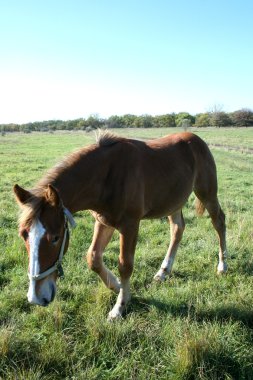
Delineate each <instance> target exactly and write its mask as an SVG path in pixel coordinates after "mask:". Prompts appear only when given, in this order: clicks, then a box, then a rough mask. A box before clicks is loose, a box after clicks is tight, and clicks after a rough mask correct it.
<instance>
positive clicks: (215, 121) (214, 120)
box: [210, 112, 232, 128]
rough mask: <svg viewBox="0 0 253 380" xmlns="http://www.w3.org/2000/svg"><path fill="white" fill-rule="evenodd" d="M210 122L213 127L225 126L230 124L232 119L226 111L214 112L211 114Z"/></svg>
mask: <svg viewBox="0 0 253 380" xmlns="http://www.w3.org/2000/svg"><path fill="white" fill-rule="evenodd" d="M210 124H211V125H212V126H213V127H218V128H220V127H227V126H231V125H232V120H231V119H230V117H229V115H228V114H227V113H226V112H215V113H213V114H211V117H210Z"/></svg>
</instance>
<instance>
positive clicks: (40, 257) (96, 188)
mask: <svg viewBox="0 0 253 380" xmlns="http://www.w3.org/2000/svg"><path fill="white" fill-rule="evenodd" d="M192 191H194V193H195V195H196V197H197V209H198V211H199V213H203V212H204V209H207V211H208V213H209V214H210V217H211V220H212V224H213V226H214V228H215V230H216V231H217V233H218V237H219V263H218V268H217V270H218V273H224V272H226V270H227V265H226V261H225V259H226V238H225V229H226V227H225V215H224V213H223V211H222V209H221V207H220V204H219V201H218V198H217V176H216V166H215V162H214V159H213V157H212V154H211V152H210V150H209V149H208V147H207V145H206V143H205V142H204V141H203V140H201V139H200V138H199V137H198V136H196V135H194V134H192V133H187V132H185V133H177V134H173V135H169V136H165V137H163V138H159V139H155V140H151V141H148V142H143V141H138V140H133V139H126V138H122V137H118V136H114V135H112V134H110V133H109V132H105V133H104V134H102V135H101V136H100V138H99V139H98V141H97V143H96V144H93V145H90V146H88V147H84V148H83V149H81V150H79V151H77V152H75V153H73V154H71V155H70V156H68V157H67V158H66V159H64V160H63V162H61V163H60V164H58V165H57V166H55V167H54V168H52V169H51V170H50V171H49V172H48V173H47V174H46V175H45V176H44V177H43V178H42V179H41V180H40V181H39V182H38V184H37V186H36V187H35V188H34V189H33V190H31V191H27V190H24V189H22V188H21V187H20V186H18V185H15V186H14V192H15V195H16V199H17V201H18V203H19V204H20V206H21V208H22V210H23V211H22V213H21V217H20V228H19V230H20V235H21V236H22V237H23V239H24V241H25V245H26V248H27V251H28V254H29V279H30V284H29V291H28V300H29V302H31V303H35V304H38V305H42V306H46V305H48V304H49V303H50V302H51V301H52V300H53V299H54V296H55V293H56V279H57V277H59V276H61V275H62V265H61V261H62V257H63V255H64V253H65V252H66V250H67V248H68V242H69V230H68V224H69V223H70V224H71V225H74V220H73V217H72V214H73V213H75V212H77V211H80V210H91V212H92V214H93V216H94V218H95V226H94V234H93V239H92V243H91V245H90V248H89V250H88V253H87V262H88V266H89V268H90V269H92V270H93V271H95V272H96V273H97V274H98V275H99V276H100V277H101V279H102V281H103V282H104V283H105V285H106V286H107V287H108V288H110V289H112V290H114V291H115V292H116V293H118V297H117V301H116V304H115V306H114V307H113V309H112V310H111V311H110V313H109V319H114V318H118V317H121V316H122V313H123V311H124V309H125V307H126V304H127V302H128V301H129V299H130V277H131V274H132V272H133V265H134V252H135V246H136V242H137V236H138V230H139V224H140V220H141V219H145V218H161V217H163V216H168V218H169V222H170V228H171V241H170V245H169V248H168V252H167V254H166V256H165V258H164V260H163V262H162V265H161V268H160V270H159V271H158V272H157V274H156V275H155V277H154V278H155V279H156V280H160V281H163V280H164V279H165V278H166V276H167V275H169V274H170V272H171V270H172V265H173V261H174V258H175V255H176V252H177V248H178V245H179V242H180V240H181V238H182V235H183V231H184V227H185V224H184V218H183V214H182V207H183V205H184V204H185V203H186V201H187V199H188V197H189V195H190V194H191V192H192ZM115 229H117V230H118V231H119V234H120V254H119V274H120V281H119V280H118V279H117V278H116V277H115V276H114V275H113V274H112V272H110V271H109V270H108V269H107V268H106V266H105V265H104V263H103V252H104V249H105V247H106V245H107V244H108V243H109V241H110V239H111V237H112V235H113V232H114V230H115Z"/></svg>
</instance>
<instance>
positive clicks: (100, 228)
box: [87, 221, 120, 293]
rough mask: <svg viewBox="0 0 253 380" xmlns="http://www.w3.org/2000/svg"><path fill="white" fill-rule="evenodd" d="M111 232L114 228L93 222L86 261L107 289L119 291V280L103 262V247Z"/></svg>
mask: <svg viewBox="0 0 253 380" xmlns="http://www.w3.org/2000/svg"><path fill="white" fill-rule="evenodd" d="M113 232H114V228H112V227H109V226H105V225H103V224H101V223H100V222H98V221H96V222H95V226H94V233H93V239H92V243H91V245H90V248H89V250H88V253H87V262H88V266H89V268H90V269H92V270H93V271H94V272H96V273H97V274H98V275H99V276H100V278H101V279H102V281H103V282H104V283H105V285H106V286H107V287H108V288H109V289H112V290H114V291H115V292H116V293H119V290H120V283H119V280H118V279H117V278H116V277H115V276H114V274H113V273H112V272H111V271H110V270H109V269H108V268H106V266H105V265H104V262H103V253H104V250H105V247H106V246H107V244H108V243H109V241H110V240H111V237H112V235H113Z"/></svg>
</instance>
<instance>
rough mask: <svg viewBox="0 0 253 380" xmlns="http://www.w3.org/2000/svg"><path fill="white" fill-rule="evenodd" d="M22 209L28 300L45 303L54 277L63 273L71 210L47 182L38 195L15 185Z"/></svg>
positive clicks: (53, 286)
mask: <svg viewBox="0 0 253 380" xmlns="http://www.w3.org/2000/svg"><path fill="white" fill-rule="evenodd" d="M14 192H15V195H16V199H17V201H18V203H19V205H20V206H21V208H22V210H23V212H22V215H21V218H20V227H19V232H20V236H21V237H22V238H23V239H24V242H25V246H26V249H27V252H28V256H29V270H28V276H29V280H30V283H29V290H28V293H27V297H28V301H29V302H31V303H34V304H37V305H41V306H47V305H48V304H49V303H50V302H51V301H53V299H54V297H55V293H56V279H57V277H60V276H62V275H63V271H62V266H61V261H62V257H63V255H64V253H65V252H66V251H67V249H68V243H69V231H68V220H69V219H70V220H69V221H70V223H74V221H73V219H71V214H70V212H69V211H68V210H67V209H66V208H65V207H64V206H63V204H62V201H61V198H60V195H59V193H58V192H57V190H56V189H55V188H54V187H53V186H51V185H49V186H48V188H47V189H45V191H44V192H42V194H40V195H39V196H37V195H35V194H36V193H34V194H33V193H31V192H29V191H27V190H24V189H22V188H21V187H20V186H18V185H15V186H14Z"/></svg>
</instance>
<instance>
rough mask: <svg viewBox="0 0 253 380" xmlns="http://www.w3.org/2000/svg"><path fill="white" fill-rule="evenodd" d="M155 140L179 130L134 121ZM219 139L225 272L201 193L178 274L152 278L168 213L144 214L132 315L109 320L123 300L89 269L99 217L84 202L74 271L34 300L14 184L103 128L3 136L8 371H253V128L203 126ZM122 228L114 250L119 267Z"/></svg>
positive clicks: (42, 375)
mask: <svg viewBox="0 0 253 380" xmlns="http://www.w3.org/2000/svg"><path fill="white" fill-rule="evenodd" d="M116 132H117V133H119V134H122V135H125V136H128V137H135V138H140V139H147V138H155V137H160V136H162V135H165V134H167V133H171V132H173V130H172V129H156V130H155V129H125V130H122V129H121V130H117V131H116ZM195 132H196V133H197V134H199V136H201V137H202V138H203V139H205V140H206V141H207V143H208V144H210V147H211V149H212V152H213V154H214V157H215V160H216V163H217V168H218V179H219V198H220V201H221V204H222V207H223V210H224V212H225V214H226V220H227V243H228V251H229V256H228V265H229V271H228V274H227V275H225V276H223V277H218V276H217V275H216V267H217V259H218V243H217V237H216V234H215V232H214V230H213V228H212V226H211V221H210V219H209V218H208V216H207V215H206V214H205V215H204V216H203V217H201V218H197V217H196V216H195V212H194V207H193V203H194V196H191V197H190V199H189V201H188V203H187V205H186V206H185V208H184V216H185V221H186V230H185V234H184V237H183V241H182V243H181V246H180V249H179V251H178V255H177V258H176V261H175V265H174V270H173V274H172V277H171V278H170V280H168V281H166V282H165V283H162V284H157V283H154V282H153V281H152V278H153V275H154V274H155V273H156V271H157V270H158V268H159V266H160V264H161V262H162V260H163V258H164V255H165V252H166V250H167V247H168V244H169V230H168V224H167V222H166V220H165V219H160V220H152V221H148V220H145V221H143V222H142V223H141V228H140V234H139V239H138V245H137V249H136V259H135V270H134V273H133V276H132V296H133V297H132V302H131V304H130V305H129V306H128V309H127V313H126V316H125V317H124V319H123V320H121V321H117V322H115V323H109V322H107V314H108V312H109V310H110V308H111V307H112V305H113V304H114V302H115V295H114V294H112V293H111V292H110V291H109V290H107V289H106V288H105V286H104V285H103V284H102V283H101V281H100V280H99V278H98V276H97V275H96V274H94V273H92V272H90V271H89V270H88V269H87V265H86V262H85V259H84V258H85V254H86V251H87V249H88V247H89V244H90V241H91V237H92V230H93V220H92V217H91V215H90V214H89V213H88V212H79V213H77V214H76V216H75V218H76V221H77V228H76V229H75V230H74V231H73V232H72V236H71V243H70V247H69V250H68V253H67V255H66V257H65V259H64V270H65V280H63V281H60V282H59V283H58V293H57V297H56V300H55V301H54V302H53V303H52V304H51V305H50V306H49V307H47V308H42V307H38V306H33V305H30V304H28V302H27V298H26V293H27V289H28V278H27V261H28V260H27V254H26V252H25V248H24V246H23V242H22V241H21V239H20V238H19V237H18V232H17V217H18V207H17V205H16V203H15V201H14V197H13V194H12V186H13V185H14V184H15V183H18V184H20V185H21V186H24V187H26V188H29V187H32V186H33V185H34V184H35V183H36V181H37V180H38V179H39V178H40V177H41V176H42V175H43V173H45V171H46V170H47V169H48V168H50V167H51V166H52V165H54V164H55V163H57V162H58V161H59V160H60V159H61V158H63V157H64V156H65V155H66V154H68V153H69V152H71V151H73V150H75V149H78V148H79V147H81V146H83V145H87V144H90V143H91V142H93V141H94V133H92V132H91V133H90V134H87V133H85V132H64V133H63V132H62V133H61V132H57V133H54V134H49V133H31V134H19V133H15V134H6V135H5V136H0V379H4V380H5V379H25V380H27V379H28V380H30V379H31V380H32V379H33V380H37V379H47V380H50V379H73V380H75V379H87V380H92V379H99V380H103V379H110V380H116V379H118V380H127V379H133V380H139V379H143V380H147V379H164V380H165V379H168V380H181V379H183V380H187V379H189V380H194V379H203V380H204V379H205V380H207V379H213V380H222V379H224V380H232V379H233V380H239V379H249V380H252V379H253V291H252V289H253V276H252V275H253V228H252V225H253V219H252V213H253V206H252V190H253V152H252V149H253V129H251V128H247V129H246V128H245V129H222V128H221V129H202V130H200V129H198V130H196V131H195ZM118 250H119V245H118V235H117V234H116V233H115V235H114V237H113V240H112V242H111V243H110V244H109V246H108V249H107V250H106V253H105V261H106V264H107V265H108V266H109V267H110V268H111V269H112V270H113V271H114V272H115V273H117V256H118Z"/></svg>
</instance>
